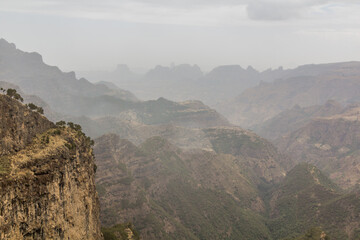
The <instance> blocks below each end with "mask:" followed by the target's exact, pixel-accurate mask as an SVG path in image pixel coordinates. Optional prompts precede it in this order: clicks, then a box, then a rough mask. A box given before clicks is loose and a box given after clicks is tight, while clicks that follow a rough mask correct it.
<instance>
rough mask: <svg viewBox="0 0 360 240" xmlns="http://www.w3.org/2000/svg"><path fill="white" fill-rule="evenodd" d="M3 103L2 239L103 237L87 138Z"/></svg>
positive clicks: (4, 100)
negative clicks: (55, 126)
mask: <svg viewBox="0 0 360 240" xmlns="http://www.w3.org/2000/svg"><path fill="white" fill-rule="evenodd" d="M0 104H1V105H0V120H1V121H0V126H1V128H0V136H1V145H0V150H1V151H0V153H1V155H0V239H102V236H101V232H100V223H99V203H98V198H97V193H96V190H95V183H94V176H95V165H94V157H93V154H92V149H91V147H90V144H89V141H88V139H87V138H86V137H85V136H83V135H82V134H79V132H77V131H75V130H73V129H70V128H61V129H60V128H54V124H52V123H51V122H49V121H48V120H47V119H45V118H44V117H43V116H41V115H39V114H37V113H34V112H31V111H30V110H28V109H26V108H25V107H24V106H23V105H21V104H20V103H18V102H17V101H15V100H13V99H10V98H9V97H7V96H3V95H0Z"/></svg>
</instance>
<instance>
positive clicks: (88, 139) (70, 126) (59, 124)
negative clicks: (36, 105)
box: [55, 121, 95, 149]
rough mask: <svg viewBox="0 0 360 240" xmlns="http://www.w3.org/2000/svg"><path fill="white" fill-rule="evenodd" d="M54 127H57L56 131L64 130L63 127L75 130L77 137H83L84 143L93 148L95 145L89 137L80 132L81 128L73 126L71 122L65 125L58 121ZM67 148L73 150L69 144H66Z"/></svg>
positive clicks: (76, 125)
mask: <svg viewBox="0 0 360 240" xmlns="http://www.w3.org/2000/svg"><path fill="white" fill-rule="evenodd" d="M55 125H56V126H57V128H58V130H60V129H64V128H65V127H69V128H71V129H73V130H75V131H76V132H77V134H78V137H84V138H85V142H86V143H87V144H88V145H89V146H94V144H95V142H94V140H92V139H91V138H90V137H88V136H86V135H85V133H84V132H83V131H82V127H81V126H80V125H79V124H75V123H73V122H68V123H66V122H65V121H59V122H56V123H55ZM67 147H68V148H69V149H73V146H71V144H68V145H67Z"/></svg>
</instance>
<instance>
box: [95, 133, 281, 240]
mask: <svg viewBox="0 0 360 240" xmlns="http://www.w3.org/2000/svg"><path fill="white" fill-rule="evenodd" d="M204 131H205V133H206V134H207V135H208V136H209V138H210V139H211V142H212V146H213V148H216V151H211V150H201V149H191V150H184V149H181V148H178V147H176V146H175V145H173V144H171V143H170V142H169V141H167V140H166V139H164V138H161V137H152V138H149V139H147V140H146V141H145V142H143V143H142V144H140V145H139V146H136V145H134V144H133V143H131V142H129V141H128V140H124V139H120V138H119V137H118V136H117V135H114V134H108V135H104V136H102V137H100V138H98V139H96V141H95V142H96V143H95V148H94V149H95V151H94V152H95V156H96V159H97V160H96V161H97V166H98V171H97V178H96V183H97V188H98V191H99V194H100V202H101V206H102V212H101V221H102V223H103V224H105V225H110V224H114V223H119V222H120V223H121V222H127V221H130V222H133V223H134V225H135V227H136V229H138V230H139V232H140V235H141V237H142V238H144V239H224V238H226V239H272V238H271V236H270V234H269V230H268V229H267V227H266V225H265V221H264V217H263V216H262V214H264V211H265V205H264V203H263V200H262V198H261V196H260V193H259V189H260V188H264V187H265V185H266V184H271V183H273V182H278V181H279V180H280V179H281V177H282V176H283V175H284V174H283V171H282V169H281V167H280V166H279V165H276V164H275V163H274V162H276V161H281V160H280V159H279V158H281V156H279V155H275V156H273V155H272V154H275V153H273V152H272V148H271V147H270V146H267V145H268V143H267V142H266V141H265V140H262V139H260V138H258V137H255V136H252V135H251V134H250V133H247V132H246V131H242V133H240V131H239V130H238V131H234V132H233V133H231V131H230V129H219V130H216V129H209V130H204ZM217 131H219V132H217ZM247 134H250V135H249V136H248V137H245V135H246V136H247ZM227 137H229V138H232V139H233V138H239V139H241V142H237V143H236V144H237V146H238V147H240V148H241V150H238V151H235V152H233V154H234V155H232V152H230V151H229V149H228V148H226V147H222V143H221V142H222V141H227V140H226V138H227ZM252 142H253V144H254V145H256V146H257V147H258V148H259V153H257V154H255V153H254V152H253V148H252V147H253V145H252ZM269 145H270V144H269ZM237 146H234V147H237ZM230 150H231V151H232V148H231V149H230ZM240 152H241V153H240ZM261 152H262V153H261ZM266 161H268V162H269V164H270V165H272V164H273V167H269V166H268V165H266V164H265V163H264V162H266ZM272 161H273V163H271V162H272ZM258 173H259V174H258Z"/></svg>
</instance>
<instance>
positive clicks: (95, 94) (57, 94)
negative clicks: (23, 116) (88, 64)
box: [0, 39, 137, 114]
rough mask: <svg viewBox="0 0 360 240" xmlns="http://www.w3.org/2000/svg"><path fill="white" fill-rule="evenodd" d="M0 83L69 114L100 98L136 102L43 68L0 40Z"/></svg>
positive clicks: (124, 94) (126, 95)
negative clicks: (16, 87) (38, 98)
mask: <svg viewBox="0 0 360 240" xmlns="http://www.w3.org/2000/svg"><path fill="white" fill-rule="evenodd" d="M0 59H1V61H0V80H2V81H6V82H10V83H13V84H16V85H18V86H19V87H20V88H21V89H22V90H23V91H24V92H25V93H27V94H30V95H37V96H39V97H41V98H42V99H43V100H44V101H46V102H47V103H48V104H49V105H50V106H51V107H52V108H53V109H54V111H56V112H62V113H67V114H73V113H75V111H73V109H74V108H75V109H78V110H81V108H79V107H80V106H78V104H79V105H81V104H84V103H86V102H91V99H93V98H97V100H101V98H99V97H101V96H108V97H110V98H114V99H121V100H126V101H136V100H137V99H136V97H135V96H134V95H132V94H131V93H130V92H127V91H124V90H121V89H110V88H108V87H106V86H105V85H94V84H92V83H90V82H88V81H87V80H86V79H83V78H82V79H76V77H75V73H74V72H69V73H64V72H62V71H61V70H60V69H59V68H57V67H53V66H49V65H46V64H45V63H44V62H43V60H42V57H41V55H40V54H38V53H27V52H23V51H21V50H19V49H16V46H15V45H14V44H11V43H8V42H7V41H6V40H4V39H0Z"/></svg>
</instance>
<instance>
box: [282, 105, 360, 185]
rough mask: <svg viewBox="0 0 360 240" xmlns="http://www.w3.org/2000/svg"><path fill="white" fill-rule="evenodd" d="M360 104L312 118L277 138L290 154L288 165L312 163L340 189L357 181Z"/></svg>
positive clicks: (359, 162)
mask: <svg viewBox="0 0 360 240" xmlns="http://www.w3.org/2000/svg"><path fill="white" fill-rule="evenodd" d="M359 112H360V107H359V106H358V105H351V106H349V107H347V109H346V110H345V111H344V112H342V113H341V114H338V115H334V116H331V117H327V118H318V119H315V120H312V121H311V122H310V123H308V124H306V125H305V126H304V127H302V128H300V129H299V130H296V131H294V132H292V133H290V134H288V135H286V136H284V137H282V138H280V139H279V140H277V142H276V145H277V146H278V147H279V149H280V150H281V151H282V152H286V154H288V155H289V156H290V159H291V162H290V163H291V164H292V165H295V164H296V163H299V162H301V161H305V162H308V163H312V164H314V165H316V166H317V167H319V168H320V169H321V170H322V171H324V172H325V173H327V174H329V177H330V178H331V179H332V180H333V181H335V182H336V183H337V184H339V185H340V186H341V187H343V188H351V187H353V186H355V185H356V184H358V183H360V161H359V159H360V158H359V148H360V146H359V142H360V122H359V120H358V117H360V116H359Z"/></svg>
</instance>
